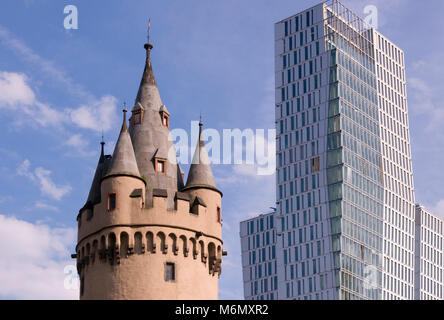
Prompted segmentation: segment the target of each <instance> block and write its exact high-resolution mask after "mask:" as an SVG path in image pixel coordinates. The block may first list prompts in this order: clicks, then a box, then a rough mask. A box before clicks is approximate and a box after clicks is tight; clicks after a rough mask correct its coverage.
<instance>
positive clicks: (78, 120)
mask: <svg viewBox="0 0 444 320" xmlns="http://www.w3.org/2000/svg"><path fill="white" fill-rule="evenodd" d="M0 43H1V44H3V45H4V46H5V47H6V48H9V49H10V50H11V51H12V52H14V53H15V54H16V55H17V56H18V57H20V58H21V59H22V60H23V61H25V62H26V63H29V64H32V65H33V66H36V67H38V68H39V71H40V72H39V76H42V77H43V78H45V80H46V81H50V82H51V83H53V84H55V85H56V86H59V87H60V88H61V89H62V90H63V91H64V92H66V93H67V94H70V95H71V96H73V97H76V98H79V99H80V100H83V101H84V102H83V103H81V104H80V105H79V106H76V107H71V108H65V109H63V110H58V109H56V108H54V107H51V106H50V105H49V104H48V103H43V102H41V101H39V100H38V98H36V94H35V93H34V90H33V89H32V88H31V86H30V84H29V82H30V81H29V78H28V76H27V75H25V74H23V73H18V72H16V73H14V72H1V73H0V108H2V107H3V108H8V109H10V110H17V109H18V108H23V111H24V114H25V115H27V116H28V117H27V118H26V119H24V118H23V117H21V118H16V119H15V122H14V124H16V125H23V124H25V123H26V124H28V123H32V124H34V125H41V126H49V125H52V126H59V127H60V128H61V127H62V126H63V125H74V126H76V127H77V128H81V129H88V130H93V131H96V132H100V131H102V130H103V131H108V130H110V129H111V128H112V127H113V126H114V125H115V124H116V123H118V116H117V114H116V109H117V98H115V97H114V96H112V95H104V96H102V97H99V98H98V97H96V96H95V95H94V94H92V93H91V92H89V91H88V90H86V89H85V88H84V87H83V86H82V85H80V84H78V83H76V82H75V81H74V80H73V79H72V78H71V77H69V76H68V75H67V74H66V72H64V71H63V70H62V69H61V68H59V67H58V66H56V65H55V64H54V63H53V62H52V61H50V60H47V59H45V58H43V57H41V56H40V55H38V54H37V53H35V52H34V51H33V50H32V49H31V48H29V47H28V46H27V45H26V44H25V43H24V42H23V41H21V40H20V39H18V38H17V37H15V36H14V35H13V34H12V33H11V32H10V31H9V30H7V29H6V28H5V27H3V26H1V25H0ZM27 120H32V121H27Z"/></svg>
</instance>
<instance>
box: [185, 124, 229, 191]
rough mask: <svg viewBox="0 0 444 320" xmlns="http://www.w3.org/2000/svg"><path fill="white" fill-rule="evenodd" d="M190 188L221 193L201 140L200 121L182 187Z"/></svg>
mask: <svg viewBox="0 0 444 320" xmlns="http://www.w3.org/2000/svg"><path fill="white" fill-rule="evenodd" d="M190 188H208V189H213V190H215V191H217V192H219V193H220V194H222V192H220V190H219V189H217V187H216V183H215V182H214V176H213V171H212V170H211V166H210V160H209V158H208V153H207V150H206V148H205V142H204V141H203V140H202V122H199V139H198V143H197V146H196V150H195V152H194V156H193V161H192V163H191V166H190V171H189V173H188V178H187V183H186V185H185V188H184V189H190Z"/></svg>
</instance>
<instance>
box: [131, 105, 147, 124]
mask: <svg viewBox="0 0 444 320" xmlns="http://www.w3.org/2000/svg"><path fill="white" fill-rule="evenodd" d="M143 111H144V110H143V107H142V105H141V104H140V103H139V102H138V103H137V105H136V106H135V107H134V108H133V110H132V114H131V119H130V121H131V124H132V125H136V124H141V123H142V120H143Z"/></svg>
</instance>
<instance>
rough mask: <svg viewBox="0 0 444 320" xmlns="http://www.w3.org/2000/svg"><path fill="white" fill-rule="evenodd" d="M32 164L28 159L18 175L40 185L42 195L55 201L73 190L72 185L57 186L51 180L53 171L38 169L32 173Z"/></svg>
mask: <svg viewBox="0 0 444 320" xmlns="http://www.w3.org/2000/svg"><path fill="white" fill-rule="evenodd" d="M30 167H31V162H30V161H29V160H28V159H26V160H25V161H23V163H22V164H21V165H20V166H19V167H18V168H17V174H18V175H20V176H24V177H27V178H28V179H30V180H31V181H33V182H36V183H38V184H39V185H40V191H41V192H42V194H44V195H47V196H49V197H51V198H53V199H55V200H60V199H61V198H62V197H63V196H65V195H66V194H68V193H69V192H70V191H71V190H72V188H71V186H70V185H65V186H57V185H56V184H55V183H54V182H53V181H52V179H51V177H50V176H51V171H50V170H47V169H44V168H42V167H38V168H36V169H35V170H34V172H32V171H31V170H30Z"/></svg>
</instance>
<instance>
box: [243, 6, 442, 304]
mask: <svg viewBox="0 0 444 320" xmlns="http://www.w3.org/2000/svg"><path fill="white" fill-rule="evenodd" d="M275 89H276V99H275V101H276V103H275V117H276V134H277V143H276V159H277V161H276V166H277V168H276V169H277V171H276V202H277V209H276V212H275V213H273V215H274V217H275V219H274V221H275V226H274V228H275V230H276V238H275V244H274V245H275V253H276V255H275V257H274V256H273V260H272V261H273V263H275V265H276V270H275V275H274V276H273V277H276V278H273V281H274V282H273V286H275V285H276V283H277V289H275V293H276V294H275V295H274V296H273V297H274V298H276V297H278V298H279V299H306V300H314V299H342V300H349V299H350V300H352V299H353V300H354V299H374V300H379V299H414V298H415V297H414V296H415V294H416V295H417V296H420V297H421V299H422V298H425V297H432V296H434V297H436V296H437V293H440V291H439V290H440V289H439V286H438V285H437V284H436V283H437V281H439V278H436V277H435V275H436V274H437V273H436V272H438V273H439V271H441V272H442V263H443V261H442V260H441V261H440V262H438V263H440V264H441V267H440V268H438V269H437V268H436V266H432V262H431V261H435V260H433V259H432V260H431V261H425V260H424V261H425V262H418V261H417V260H418V259H423V258H421V257H420V258H418V252H420V251H418V250H419V249H415V245H416V246H417V247H418V246H419V247H418V248H423V249H422V250H423V251H421V254H426V255H427V257H429V258H430V251H427V250H431V248H432V247H433V246H436V241H432V242H431V243H428V244H427V245H428V247H427V246H426V245H423V244H418V238H415V213H414V192H413V173H412V164H411V152H410V136H409V129H408V108H407V99H406V86H405V67H404V53H403V52H402V50H401V49H400V48H398V47H397V46H395V45H394V44H393V43H391V42H390V41H389V40H388V39H386V38H385V37H384V36H383V35H381V34H380V33H379V32H378V31H376V30H374V29H372V28H369V27H367V26H366V24H365V22H364V21H363V20H362V19H361V18H359V17H358V16H357V15H356V14H354V13H353V12H351V11H350V10H349V9H347V8H346V7H344V6H343V5H342V4H341V3H340V2H339V1H337V0H330V1H328V2H324V3H321V4H319V5H317V6H315V7H312V8H310V9H308V10H305V11H303V12H300V13H298V14H296V15H294V16H291V17H289V18H286V19H284V20H282V21H279V22H277V23H276V24H275ZM244 223H246V222H242V223H241V238H242V239H244V238H246V237H248V236H249V234H243V232H244V231H245V232H246V229H245V230H244V231H242V230H243V229H242V225H243V224H244ZM416 229H417V230H419V229H418V226H416ZM423 229H424V228H423ZM423 229H421V230H423ZM427 232H428V231H427ZM417 233H418V234H419V232H417ZM426 234H427V233H426ZM421 237H422V238H424V237H425V236H424V232H423V233H422V236H421ZM441 239H442V238H441ZM423 240H425V239H423ZM242 241H245V240H242ZM415 241H416V243H415ZM427 241H431V240H430V239H429V238H428V239H427ZM242 243H244V242H242ZM430 246H431V247H430ZM415 250H416V262H415V261H414V260H415V259H414V257H415ZM248 252H249V251H248V250H245V251H244V249H243V253H242V255H243V265H249V264H250V261H249V260H248V257H249V255H250V253H248ZM247 254H248V255H247ZM415 263H416V266H415ZM433 263H435V262H433ZM419 265H421V268H422V269H421V272H422V270H424V272H427V275H424V276H422V275H421V276H422V277H423V278H421V279H422V280H421V279H420V278H418V274H419V271H418V270H420V269H418V268H419V267H417V266H419ZM436 270H438V271H436ZM414 278H415V279H416V278H418V279H419V280H418V281H416V282H417V283H418V285H417V286H414ZM251 279H252V278H251V277H249V274H248V273H246V272H245V268H244V288H246V289H245V292H246V294H245V297H246V298H258V297H260V294H261V293H260V291H258V292H259V293H257V294H256V291H254V290H253V289H254V284H253V286H252V287H251V283H250V282H251V281H252V280H251ZM441 279H442V277H441ZM258 283H259V282H258ZM247 284H248V285H247ZM419 284H420V285H421V286H423V287H424V286H428V287H427V289H421V290H423V291H422V292H419V291H418V286H419ZM247 287H248V288H250V287H251V288H250V289H251V290H253V291H251V290H250V289H248V288H247ZM423 287H421V288H423ZM273 288H275V287H273ZM248 290H250V291H248ZM415 290H416V291H415ZM426 290H432V293H431V292H430V291H427V292H426ZM252 292H253V293H254V294H253V293H252ZM265 298H266V297H265Z"/></svg>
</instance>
